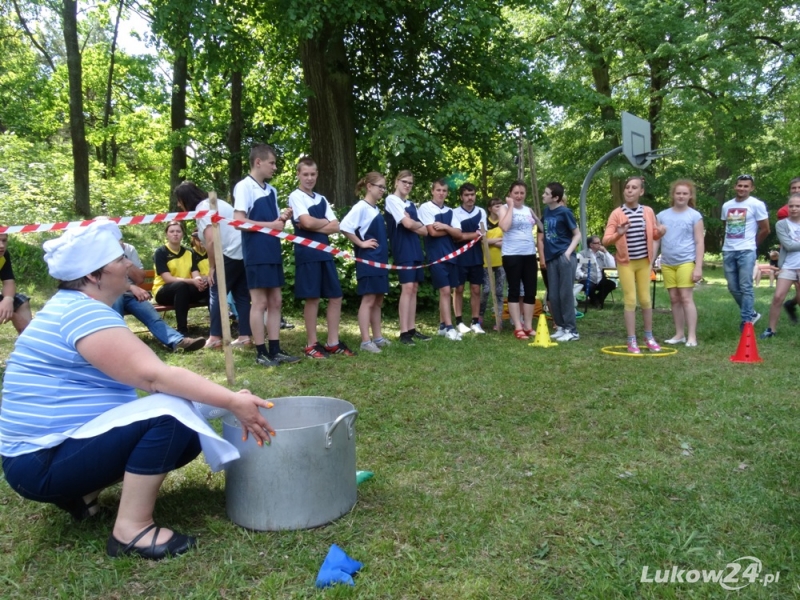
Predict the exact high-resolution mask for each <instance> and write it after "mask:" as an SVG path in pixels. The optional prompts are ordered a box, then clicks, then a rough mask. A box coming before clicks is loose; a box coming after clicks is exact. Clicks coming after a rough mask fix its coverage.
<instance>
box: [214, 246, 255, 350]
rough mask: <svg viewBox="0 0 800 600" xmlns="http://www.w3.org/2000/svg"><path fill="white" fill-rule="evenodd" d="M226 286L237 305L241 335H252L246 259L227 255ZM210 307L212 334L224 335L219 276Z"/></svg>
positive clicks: (215, 280) (215, 283)
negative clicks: (220, 309)
mask: <svg viewBox="0 0 800 600" xmlns="http://www.w3.org/2000/svg"><path fill="white" fill-rule="evenodd" d="M225 286H226V287H227V288H228V291H229V292H230V295H231V296H232V297H233V303H234V305H235V306H236V318H237V319H239V335H241V336H249V335H250V333H251V332H250V291H249V290H248V289H247V276H246V275H245V270H244V261H243V260H236V259H235V258H228V257H227V256H226V257H225ZM208 309H209V310H210V311H211V329H210V331H209V333H210V335H215V336H221V335H222V317H221V316H220V314H219V289H218V288H217V278H216V277H215V278H214V285H212V286H211V294H210V295H209V303H208Z"/></svg>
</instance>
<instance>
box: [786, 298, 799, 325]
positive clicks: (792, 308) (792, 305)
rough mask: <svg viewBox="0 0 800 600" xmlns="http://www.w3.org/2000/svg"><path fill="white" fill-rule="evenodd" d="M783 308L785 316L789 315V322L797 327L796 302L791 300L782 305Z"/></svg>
mask: <svg viewBox="0 0 800 600" xmlns="http://www.w3.org/2000/svg"><path fill="white" fill-rule="evenodd" d="M783 308H784V309H785V310H786V314H787V315H789V320H790V321H791V322H792V323H793V324H795V325H797V302H795V301H794V299H792V300H787V301H786V302H784V303H783Z"/></svg>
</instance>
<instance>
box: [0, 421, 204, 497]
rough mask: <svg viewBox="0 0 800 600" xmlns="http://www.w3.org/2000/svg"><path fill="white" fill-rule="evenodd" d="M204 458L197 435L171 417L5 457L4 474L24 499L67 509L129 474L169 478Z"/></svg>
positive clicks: (133, 424)
mask: <svg viewBox="0 0 800 600" xmlns="http://www.w3.org/2000/svg"><path fill="white" fill-rule="evenodd" d="M198 454H200V438H199V436H198V435H197V432H195V431H194V430H192V429H190V428H189V427H186V426H185V425H184V424H183V423H181V422H180V421H178V420H177V419H175V418H174V417H170V416H162V417H155V418H152V419H146V420H144V421H136V422H135V423H131V424H130V425H126V426H124V427H116V428H114V429H111V430H110V431H108V432H106V433H104V434H102V435H99V436H97V437H93V438H89V439H80V440H76V439H71V438H70V439H67V440H65V441H63V442H61V443H60V444H59V445H58V446H55V447H54V448H46V449H44V450H38V451H36V452H30V453H28V454H23V455H21V456H13V457H3V472H4V474H5V476H6V480H7V481H8V484H9V485H10V486H11V488H12V489H13V490H14V491H15V492H17V493H18V494H19V495H20V496H22V497H23V498H28V499H29V500H36V501H37V502H48V503H51V504H55V505H56V506H60V507H62V508H64V507H69V506H71V505H73V504H74V501H75V500H76V499H77V498H80V497H82V496H85V495H87V494H90V493H91V492H94V491H97V490H100V489H103V488H106V487H108V486H109V485H112V484H113V483H115V482H117V481H119V480H120V479H121V478H122V476H123V475H124V474H125V472H126V471H127V472H130V473H134V474H137V475H159V474H161V473H168V472H170V471H173V470H175V469H178V468H180V467H182V466H183V465H185V464H187V463H189V462H191V461H192V460H194V459H195V458H196V457H197V455H198Z"/></svg>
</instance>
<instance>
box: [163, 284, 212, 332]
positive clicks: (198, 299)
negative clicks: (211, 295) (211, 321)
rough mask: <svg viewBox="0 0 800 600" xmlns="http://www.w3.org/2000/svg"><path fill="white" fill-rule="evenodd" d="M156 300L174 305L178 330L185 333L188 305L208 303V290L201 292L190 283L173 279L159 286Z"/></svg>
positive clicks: (187, 326)
mask: <svg viewBox="0 0 800 600" xmlns="http://www.w3.org/2000/svg"><path fill="white" fill-rule="evenodd" d="M156 302H158V303H159V304H163V305H164V306H173V307H175V320H176V321H177V323H178V332H179V333H182V334H183V335H186V334H187V333H188V332H189V325H188V324H187V317H188V316H189V306H190V305H192V304H200V303H205V304H208V290H207V289H206V290H203V291H202V292H201V291H200V290H198V289H197V288H196V287H195V286H194V285H192V284H191V283H184V282H183V281H173V282H172V283H167V284H165V285H164V286H162V287H161V288H159V290H158V293H157V294H156Z"/></svg>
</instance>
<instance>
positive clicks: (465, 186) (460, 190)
mask: <svg viewBox="0 0 800 600" xmlns="http://www.w3.org/2000/svg"><path fill="white" fill-rule="evenodd" d="M477 191H478V188H476V187H475V186H474V185H472V184H471V183H469V182H467V183H462V184H461V187H459V188H458V197H459V198H460V197H461V195H462V194H463V193H464V192H477Z"/></svg>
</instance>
